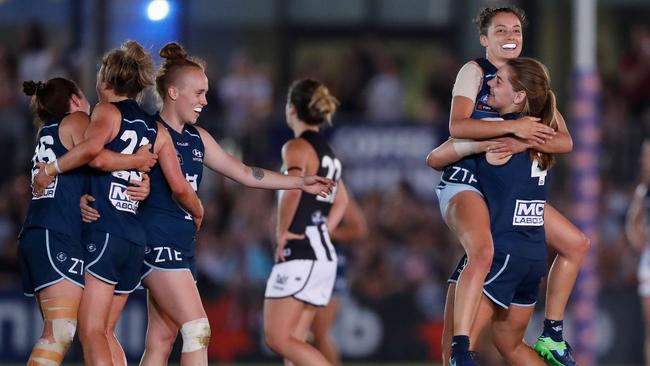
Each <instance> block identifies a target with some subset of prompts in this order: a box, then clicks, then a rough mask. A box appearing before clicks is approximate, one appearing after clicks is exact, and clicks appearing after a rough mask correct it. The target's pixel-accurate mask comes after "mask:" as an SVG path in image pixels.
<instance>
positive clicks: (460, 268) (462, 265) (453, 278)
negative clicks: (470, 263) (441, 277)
mask: <svg viewBox="0 0 650 366" xmlns="http://www.w3.org/2000/svg"><path fill="white" fill-rule="evenodd" d="M466 265H467V255H464V256H463V257H462V258H461V259H460V261H458V264H457V265H456V269H454V272H453V273H452V274H451V276H449V279H448V280H447V283H456V282H458V278H459V277H460V274H461V273H463V269H465V266H466Z"/></svg>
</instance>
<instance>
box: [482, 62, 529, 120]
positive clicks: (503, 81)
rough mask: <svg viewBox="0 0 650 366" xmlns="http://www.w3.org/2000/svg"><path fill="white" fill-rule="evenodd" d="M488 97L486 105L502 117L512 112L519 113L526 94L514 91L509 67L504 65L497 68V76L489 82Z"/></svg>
mask: <svg viewBox="0 0 650 366" xmlns="http://www.w3.org/2000/svg"><path fill="white" fill-rule="evenodd" d="M488 85H489V86H490V96H489V97H488V100H487V104H488V105H490V106H491V107H492V108H494V109H496V110H497V111H498V112H499V114H501V115H503V114H506V113H512V112H521V111H522V110H523V107H524V102H525V101H526V92H524V91H523V90H522V91H515V90H514V88H513V86H512V83H511V82H510V67H508V66H507V65H504V66H502V67H500V68H499V71H497V75H496V76H495V77H494V78H493V79H492V80H490V81H488Z"/></svg>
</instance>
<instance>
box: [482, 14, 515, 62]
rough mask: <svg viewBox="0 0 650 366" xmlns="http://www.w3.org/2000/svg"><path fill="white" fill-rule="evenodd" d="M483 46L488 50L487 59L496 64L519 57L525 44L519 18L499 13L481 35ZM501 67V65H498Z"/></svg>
mask: <svg viewBox="0 0 650 366" xmlns="http://www.w3.org/2000/svg"><path fill="white" fill-rule="evenodd" d="M480 40H481V45H482V46H483V47H485V48H486V49H487V58H488V60H490V61H492V62H493V63H495V64H502V63H503V62H505V61H506V60H508V59H511V58H516V57H519V55H520V54H521V47H522V43H523V30H522V26H521V22H520V21H519V18H518V17H517V16H516V15H515V14H512V13H507V12H501V13H497V14H496V15H495V16H494V17H493V18H492V22H491V23H490V26H489V27H488V29H487V35H483V34H482V35H481V38H480ZM497 66H499V65H497Z"/></svg>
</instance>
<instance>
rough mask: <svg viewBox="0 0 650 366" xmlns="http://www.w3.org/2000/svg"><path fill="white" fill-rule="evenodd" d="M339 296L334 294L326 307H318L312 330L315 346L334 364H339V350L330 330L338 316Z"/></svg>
mask: <svg viewBox="0 0 650 366" xmlns="http://www.w3.org/2000/svg"><path fill="white" fill-rule="evenodd" d="M337 308H338V298H337V297H336V296H332V298H331V299H330V302H329V304H327V306H326V307H324V308H319V309H316V315H315V316H314V320H313V321H312V325H311V330H312V332H313V333H314V346H316V348H317V349H318V350H319V351H320V353H322V354H323V356H325V358H326V359H327V360H328V361H329V362H330V363H331V364H332V365H335V366H337V365H339V364H340V360H339V352H338V350H337V349H336V344H334V340H333V339H332V337H331V336H330V334H329V332H330V329H331V328H332V324H333V323H334V319H335V318H336V310H337Z"/></svg>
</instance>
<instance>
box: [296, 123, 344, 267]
mask: <svg viewBox="0 0 650 366" xmlns="http://www.w3.org/2000/svg"><path fill="white" fill-rule="evenodd" d="M300 138H301V139H304V140H306V141H307V142H309V144H310V145H311V146H312V147H313V148H314V150H315V151H316V155H317V156H318V160H319V161H320V165H319V167H318V171H317V172H316V175H318V176H321V177H327V178H329V179H332V180H334V181H336V182H338V180H339V179H340V178H341V171H342V166H341V161H340V160H339V159H337V158H336V155H335V154H334V152H333V151H332V148H331V147H330V145H329V143H328V142H327V140H325V137H323V135H321V134H319V133H318V132H315V131H305V132H303V133H302V134H301V135H300ZM286 168H290V167H286ZM335 197H336V188H335V189H334V190H333V191H332V193H331V194H330V195H329V196H328V197H327V198H323V197H320V196H317V195H313V194H309V193H306V192H302V194H301V195H300V202H299V203H298V208H297V209H296V213H295V215H294V216H293V220H292V221H291V225H289V231H290V232H292V233H296V234H305V239H303V240H289V241H288V242H287V245H286V247H285V258H286V259H287V260H291V259H311V260H333V259H334V258H336V255H335V253H332V252H333V251H334V247H333V246H332V243H331V241H330V239H329V234H328V233H327V216H328V215H329V212H330V209H331V208H332V203H333V202H334V198H335ZM321 255H322V257H321Z"/></svg>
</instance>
